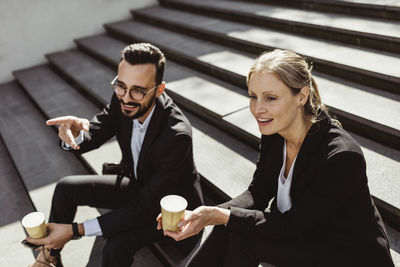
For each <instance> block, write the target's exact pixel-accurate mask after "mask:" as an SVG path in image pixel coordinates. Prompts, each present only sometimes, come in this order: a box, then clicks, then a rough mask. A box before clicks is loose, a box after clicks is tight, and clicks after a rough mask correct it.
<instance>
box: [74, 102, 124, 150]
mask: <svg viewBox="0 0 400 267" xmlns="http://www.w3.org/2000/svg"><path fill="white" fill-rule="evenodd" d="M119 108H120V107H119V102H118V99H117V98H116V96H115V95H113V97H112V99H111V104H109V105H107V106H106V107H104V108H103V110H102V111H101V112H100V113H98V114H96V115H95V116H94V117H93V118H92V119H91V120H90V127H89V132H88V133H85V136H84V141H83V143H81V144H80V145H79V146H80V149H79V150H70V151H72V152H73V153H75V154H83V153H85V152H88V151H91V150H93V149H96V148H98V147H100V146H101V145H103V144H104V143H105V142H107V141H108V140H109V139H111V137H113V136H114V135H115V129H116V128H115V122H116V120H117V115H116V114H117V113H118V112H119Z"/></svg>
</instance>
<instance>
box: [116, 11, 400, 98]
mask: <svg viewBox="0 0 400 267" xmlns="http://www.w3.org/2000/svg"><path fill="white" fill-rule="evenodd" d="M134 16H135V19H136V20H138V21H141V22H144V23H148V24H151V25H154V26H158V27H159V26H160V25H162V27H163V28H165V29H169V30H172V31H176V32H180V33H184V34H187V35H190V36H193V37H196V38H200V39H203V40H206V41H213V42H216V43H219V44H222V45H224V46H228V47H231V48H235V49H238V50H241V51H243V52H248V53H252V54H255V55H256V56H257V55H259V54H261V53H262V52H264V51H267V50H272V49H275V48H276V47H270V46H265V45H260V44H255V43H252V42H248V41H244V40H238V39H236V38H234V37H229V36H225V35H218V34H215V33H212V32H209V31H205V30H199V29H194V28H191V27H190V26H187V25H178V24H175V23H172V22H165V21H163V20H161V19H156V18H154V17H148V16H145V15H143V14H138V13H134ZM110 34H111V35H112V34H113V33H111V32H110ZM114 36H115V35H114ZM310 59H311V60H312V61H313V63H314V69H315V70H318V71H319V72H323V73H327V74H329V75H333V76H337V77H340V78H343V79H346V80H349V81H353V82H356V83H359V84H364V85H367V86H372V87H375V88H378V89H380V90H384V91H387V92H390V93H394V94H400V89H399V88H400V78H396V77H392V76H387V75H383V74H379V73H375V72H370V71H367V70H363V69H357V68H354V67H349V66H345V65H342V64H337V63H334V62H329V61H326V60H321V59H318V58H310ZM210 75H212V74H210Z"/></svg>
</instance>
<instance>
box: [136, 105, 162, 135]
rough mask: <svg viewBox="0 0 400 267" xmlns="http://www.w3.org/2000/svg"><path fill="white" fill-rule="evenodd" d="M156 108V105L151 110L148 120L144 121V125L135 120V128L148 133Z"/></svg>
mask: <svg viewBox="0 0 400 267" xmlns="http://www.w3.org/2000/svg"><path fill="white" fill-rule="evenodd" d="M155 107H156V105H154V106H153V108H152V109H151V111H150V113H149V116H147V118H146V119H145V120H144V122H143V123H140V122H139V120H138V119H134V120H133V127H134V128H137V129H139V130H140V131H146V130H147V127H148V126H149V123H150V120H151V117H152V116H153V113H154V109H155Z"/></svg>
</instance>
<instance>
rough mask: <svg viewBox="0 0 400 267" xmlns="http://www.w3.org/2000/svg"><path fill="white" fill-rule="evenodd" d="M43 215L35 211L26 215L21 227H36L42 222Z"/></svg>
mask: <svg viewBox="0 0 400 267" xmlns="http://www.w3.org/2000/svg"><path fill="white" fill-rule="evenodd" d="M44 219H45V217H44V213H43V212H40V211H35V212H31V213H28V214H27V215H25V216H24V218H23V219H22V225H23V226H24V227H29V228H30V227H36V226H38V225H40V224H42V223H43V222H44Z"/></svg>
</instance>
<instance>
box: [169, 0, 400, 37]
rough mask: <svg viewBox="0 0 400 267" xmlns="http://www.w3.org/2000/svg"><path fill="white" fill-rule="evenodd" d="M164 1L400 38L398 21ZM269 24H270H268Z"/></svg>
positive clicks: (255, 6)
mask: <svg viewBox="0 0 400 267" xmlns="http://www.w3.org/2000/svg"><path fill="white" fill-rule="evenodd" d="M163 1H164V2H167V3H168V2H173V3H178V4H179V3H182V4H190V5H191V6H194V7H207V8H213V9H217V10H222V11H224V12H226V13H228V12H229V13H231V14H232V13H233V12H240V13H241V14H246V15H251V16H254V17H257V18H266V19H274V20H283V21H287V22H288V23H300V24H307V25H310V26H313V27H318V28H320V27H323V28H327V29H330V28H334V29H336V30H338V31H346V32H347V31H349V32H353V33H354V34H358V33H362V34H364V35H368V36H373V35H376V37H377V38H379V37H380V36H385V37H389V39H392V40H397V41H400V23H399V22H396V21H388V20H380V19H371V18H363V17H356V16H349V15H342V14H334V13H325V12H317V11H309V10H308V11H305V10H299V9H295V8H287V7H278V6H274V5H268V4H266V3H265V4H261V3H260V4H258V3H248V2H239V1H226V0H224V1H214V0H205V1H196V2H195V1H191V0H163ZM266 27H268V25H266Z"/></svg>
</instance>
